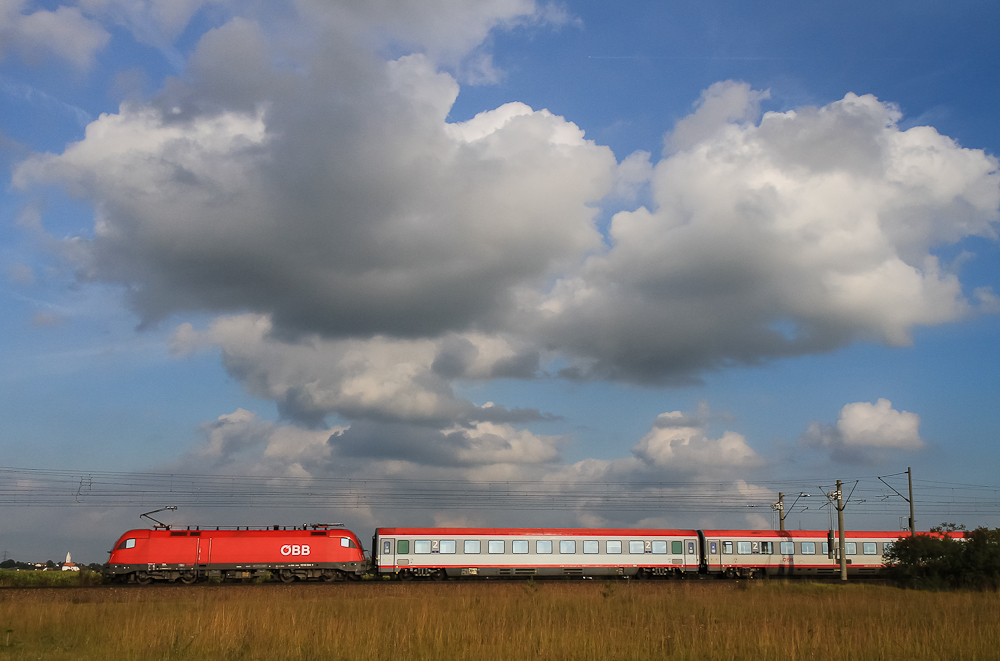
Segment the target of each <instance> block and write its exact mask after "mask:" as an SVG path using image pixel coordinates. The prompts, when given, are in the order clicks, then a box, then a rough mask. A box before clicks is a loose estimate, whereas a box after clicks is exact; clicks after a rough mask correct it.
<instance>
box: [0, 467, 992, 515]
mask: <svg viewBox="0 0 1000 661" xmlns="http://www.w3.org/2000/svg"><path fill="white" fill-rule="evenodd" d="M883 477H892V476H883ZM853 481H854V482H855V485H854V489H853V490H852V492H851V494H850V495H849V496H848V500H847V501H846V502H848V503H849V504H850V507H851V513H852V516H853V515H868V514H872V515H874V514H881V515H884V514H886V513H887V512H891V507H892V506H893V505H896V504H898V503H900V502H901V501H900V499H899V498H898V496H897V495H896V494H893V493H892V491H891V490H890V489H887V488H885V487H886V485H883V484H881V483H880V482H879V481H878V477H875V476H873V477H860V478H853ZM816 483H817V481H815V480H808V479H802V480H769V481H755V482H754V484H752V485H746V484H742V485H740V486H737V485H736V484H734V483H733V482H706V481H636V482H631V481H619V482H616V481H578V480H577V481H554V480H504V481H479V482H470V481H467V480H449V479H407V478H392V477H372V478H355V477H351V478H347V477H288V476H259V475H203V474H191V473H155V472H114V471H77V470H56V469H34V468H12V467H0V506H19V507H65V506H80V507H88V506H90V507H136V506H147V505H148V506H160V505H162V504H164V503H166V502H169V503H170V504H172V505H180V506H188V507H192V506H196V507H266V508H274V509H283V508H284V509H290V508H294V509H309V508H338V509H370V510H379V509H393V510H416V509H440V510H472V509H476V510H499V509H503V510H518V511H530V510H590V511H596V512H612V511H614V512H661V513H675V512H685V513H724V512H733V511H735V510H740V511H742V512H744V513H745V512H746V510H747V508H758V507H759V508H768V509H769V508H770V507H771V505H772V503H773V501H774V498H775V495H776V492H777V491H778V490H779V489H781V488H789V487H791V488H793V489H795V488H798V489H800V490H801V491H803V492H805V491H807V490H812V489H815V488H816V487H814V486H810V485H815V484H816ZM917 484H918V490H917V492H918V493H919V494H921V495H920V498H919V499H918V501H917V502H918V505H919V508H920V511H921V513H922V516H925V517H940V516H960V515H966V516H968V515H996V514H1000V487H996V486H985V485H967V484H956V483H947V482H936V481H917ZM820 491H821V492H822V488H820ZM855 494H856V497H855ZM789 513H791V512H789ZM931 520H933V519H931Z"/></svg>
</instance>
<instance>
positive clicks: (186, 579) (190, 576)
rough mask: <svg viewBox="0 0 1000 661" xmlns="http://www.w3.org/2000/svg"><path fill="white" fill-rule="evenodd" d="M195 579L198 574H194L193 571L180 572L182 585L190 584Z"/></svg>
mask: <svg viewBox="0 0 1000 661" xmlns="http://www.w3.org/2000/svg"><path fill="white" fill-rule="evenodd" d="M197 580H198V575H197V574H195V573H194V572H187V573H184V574H181V583H183V584H184V585H191V584H192V583H195V582H196V581H197Z"/></svg>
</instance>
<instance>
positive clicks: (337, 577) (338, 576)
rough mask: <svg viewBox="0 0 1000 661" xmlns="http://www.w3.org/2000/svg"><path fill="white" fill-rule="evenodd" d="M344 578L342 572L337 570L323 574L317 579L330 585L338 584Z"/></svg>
mask: <svg viewBox="0 0 1000 661" xmlns="http://www.w3.org/2000/svg"><path fill="white" fill-rule="evenodd" d="M344 578H346V577H345V576H344V572H342V571H340V570H337V569H330V570H327V571H325V572H323V574H322V575H321V576H320V577H319V580H321V581H323V582H324V583H331V582H337V583H340V582H341V581H343V580H344Z"/></svg>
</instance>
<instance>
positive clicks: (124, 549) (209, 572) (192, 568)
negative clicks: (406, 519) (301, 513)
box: [103, 524, 367, 585]
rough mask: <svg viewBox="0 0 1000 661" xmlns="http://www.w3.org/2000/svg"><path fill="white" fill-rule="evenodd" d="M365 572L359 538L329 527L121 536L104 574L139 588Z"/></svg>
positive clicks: (347, 575)
mask: <svg viewBox="0 0 1000 661" xmlns="http://www.w3.org/2000/svg"><path fill="white" fill-rule="evenodd" d="M366 567H367V565H366V562H365V557H364V550H363V549H362V548H361V543H360V542H359V541H358V538H357V536H356V535H355V534H354V533H352V532H351V531H350V530H346V529H344V528H340V527H335V526H331V525H324V524H316V525H312V526H301V527H282V526H272V527H269V528H251V527H245V528H235V529H231V528H230V529H223V528H214V529H211V528H200V527H191V526H188V527H187V528H186V529H179V528H172V527H167V526H157V527H156V528H154V529H153V530H129V531H128V532H126V533H125V534H124V535H122V536H121V537H120V538H119V539H118V541H117V542H116V543H115V546H114V549H113V550H112V551H111V557H110V558H109V559H108V562H107V564H105V565H104V569H103V573H104V577H105V579H107V580H109V581H125V582H135V583H139V584H140V585H148V584H149V583H151V582H153V581H168V582H173V581H178V580H179V581H180V582H182V583H194V582H196V581H199V580H204V579H210V578H217V579H221V580H226V579H249V578H257V577H264V576H268V575H273V576H276V577H277V578H278V579H279V580H281V581H282V582H285V583H291V582H292V581H295V580H301V581H305V580H310V579H312V580H321V581H335V580H343V579H345V578H351V579H355V578H360V577H361V575H362V574H364V573H365V571H366Z"/></svg>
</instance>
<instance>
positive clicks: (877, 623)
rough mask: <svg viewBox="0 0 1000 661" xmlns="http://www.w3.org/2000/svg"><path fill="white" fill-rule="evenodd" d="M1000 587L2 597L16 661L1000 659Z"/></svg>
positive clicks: (446, 589)
mask: <svg viewBox="0 0 1000 661" xmlns="http://www.w3.org/2000/svg"><path fill="white" fill-rule="evenodd" d="M998 623H1000V596H998V595H997V594H996V593H929V592H913V591H902V590H897V589H895V588H891V587H881V586H873V585H856V584H851V585H846V586H841V585H826V584H812V583H804V582H794V583H791V582H790V583H785V582H779V581H772V582H763V583H755V584H747V583H746V582H740V583H727V582H717V581H685V582H666V583H659V582H657V583H634V582H633V583H624V582H616V583H601V582H596V581H595V582H591V581H586V582H572V583H569V582H547V583H542V582H539V583H534V584H531V583H464V584H454V583H441V584H439V583H410V584H398V583H393V584H389V583H378V584H337V585H292V586H274V585H264V586H219V587H213V586H197V587H192V588H184V587H162V588H146V589H143V588H133V587H124V588H122V587H118V588H109V587H102V588H81V589H76V590H13V589H7V590H0V659H74V660H77V659H80V660H87V659H95V660H96V659H100V660H101V661H107V660H112V659H113V660H115V661H125V660H129V659H261V660H263V659H267V660H272V659H273V660H284V659H352V660H353V659H377V660H383V659H406V660H409V659H433V660H434V661H442V660H445V659H475V660H476V661H492V660H498V661H499V660H504V661H506V660H508V659H525V660H528V659H600V660H608V661H610V660H612V659H699V660H714V659H727V660H728V659H752V660H753V661H762V660H765V659H774V660H778V659H788V660H795V661H799V660H804V659H817V660H819V659H822V660H823V661H828V660H829V659H850V660H851V661H866V660H869V659H871V660H875V659H907V660H909V659H962V661H974V660H986V659H991V660H992V659H997V658H1000V624H998Z"/></svg>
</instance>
